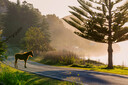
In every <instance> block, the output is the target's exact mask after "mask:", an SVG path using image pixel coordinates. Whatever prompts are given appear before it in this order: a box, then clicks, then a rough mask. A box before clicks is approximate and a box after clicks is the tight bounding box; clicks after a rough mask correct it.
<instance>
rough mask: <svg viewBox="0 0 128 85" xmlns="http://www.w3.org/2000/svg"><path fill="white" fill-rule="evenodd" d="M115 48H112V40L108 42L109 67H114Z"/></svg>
mask: <svg viewBox="0 0 128 85" xmlns="http://www.w3.org/2000/svg"><path fill="white" fill-rule="evenodd" d="M112 54H113V50H112V42H108V67H107V68H109V69H113V56H112Z"/></svg>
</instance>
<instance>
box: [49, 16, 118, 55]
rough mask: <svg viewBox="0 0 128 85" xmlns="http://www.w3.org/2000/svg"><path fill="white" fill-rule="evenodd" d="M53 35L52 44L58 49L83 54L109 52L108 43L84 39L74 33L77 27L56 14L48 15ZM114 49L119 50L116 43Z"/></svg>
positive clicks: (104, 53)
mask: <svg viewBox="0 0 128 85" xmlns="http://www.w3.org/2000/svg"><path fill="white" fill-rule="evenodd" d="M47 20H48V24H49V30H50V35H51V41H52V42H51V45H52V46H53V47H54V48H56V50H69V51H72V52H75V53H77V54H79V55H81V56H103V55H106V54H107V44H101V43H95V42H92V41H89V40H86V39H83V38H81V37H79V36H77V35H75V34H74V33H73V31H74V30H75V28H73V27H71V26H69V25H68V24H67V23H64V22H63V21H62V19H59V18H58V17H56V16H55V15H47ZM113 47H114V51H115V52H117V51H119V46H118V45H114V46H113Z"/></svg>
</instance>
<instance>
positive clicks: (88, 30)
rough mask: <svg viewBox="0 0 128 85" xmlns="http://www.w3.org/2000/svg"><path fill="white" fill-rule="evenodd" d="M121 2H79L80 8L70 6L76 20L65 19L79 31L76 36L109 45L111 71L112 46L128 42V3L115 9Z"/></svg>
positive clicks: (106, 0)
mask: <svg viewBox="0 0 128 85" xmlns="http://www.w3.org/2000/svg"><path fill="white" fill-rule="evenodd" d="M121 1H122V0H115V1H114V2H113V1H111V0H98V1H97V0H78V2H79V4H80V7H75V6H69V7H70V8H71V9H72V10H73V11H70V13H71V14H73V15H74V16H75V17H76V18H73V17H70V18H71V20H66V19H64V20H65V21H66V22H67V23H68V24H70V25H72V26H74V27H75V28H76V29H78V30H79V32H75V34H77V35H79V36H81V37H83V38H85V39H88V40H91V41H95V42H100V43H107V44H108V67H107V68H109V69H112V68H113V60H112V57H113V56H112V55H113V49H112V44H114V43H118V42H121V41H125V40H128V27H127V26H125V25H124V24H125V23H127V22H128V2H127V3H125V4H124V5H122V6H120V7H117V8H116V9H114V6H115V5H117V4H118V3H120V2H121ZM92 3H94V4H95V6H93V5H92ZM96 6H97V7H96ZM95 10H98V11H95Z"/></svg>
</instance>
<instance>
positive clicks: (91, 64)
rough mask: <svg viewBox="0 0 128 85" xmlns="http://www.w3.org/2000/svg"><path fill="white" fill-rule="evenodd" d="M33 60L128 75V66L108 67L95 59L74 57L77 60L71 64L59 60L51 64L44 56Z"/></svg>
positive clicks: (66, 66)
mask: <svg viewBox="0 0 128 85" xmlns="http://www.w3.org/2000/svg"><path fill="white" fill-rule="evenodd" d="M50 55H52V54H50ZM58 57H59V56H58ZM49 59H50V57H49ZM56 59H57V56H56V57H54V59H53V58H52V61H53V60H56ZM32 60H33V61H35V62H38V63H42V64H47V65H53V66H60V67H65V68H76V69H83V70H92V71H97V72H106V73H113V74H120V75H128V67H123V66H114V69H106V67H107V66H106V65H105V64H102V63H100V62H97V61H93V60H79V59H73V60H74V61H75V62H73V63H72V64H70V65H66V64H63V63H59V62H61V61H59V62H58V63H57V62H56V63H54V64H51V63H50V61H49V63H46V62H47V60H46V59H45V61H44V58H43V56H39V57H36V58H33V59H32ZM76 61H79V63H78V62H77V63H76Z"/></svg>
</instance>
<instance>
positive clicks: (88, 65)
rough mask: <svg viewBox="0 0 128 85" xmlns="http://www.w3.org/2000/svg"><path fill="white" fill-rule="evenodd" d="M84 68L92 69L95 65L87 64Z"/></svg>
mask: <svg viewBox="0 0 128 85" xmlns="http://www.w3.org/2000/svg"><path fill="white" fill-rule="evenodd" d="M84 67H85V68H92V67H94V65H93V64H90V63H86V64H85V66H84Z"/></svg>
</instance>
